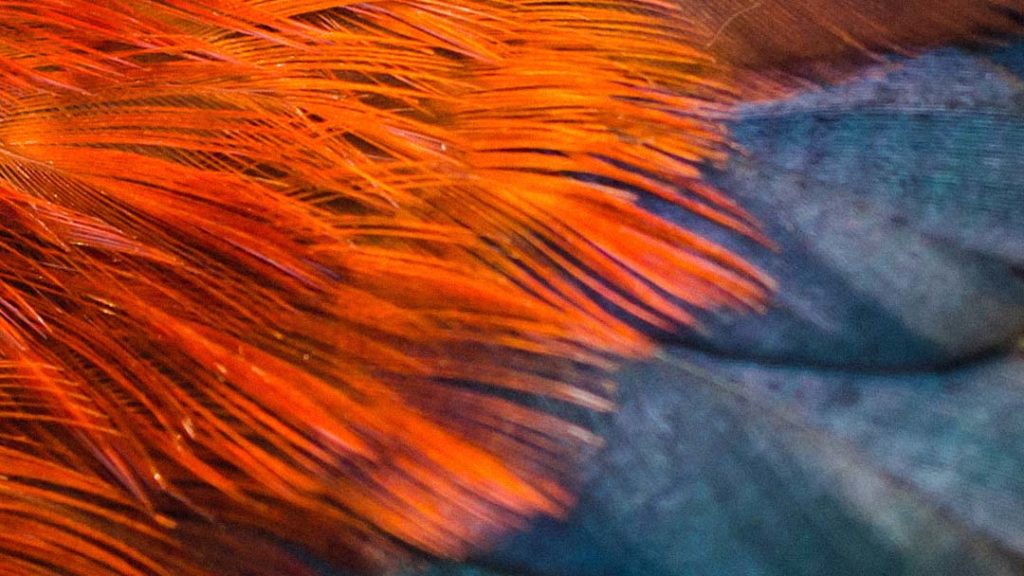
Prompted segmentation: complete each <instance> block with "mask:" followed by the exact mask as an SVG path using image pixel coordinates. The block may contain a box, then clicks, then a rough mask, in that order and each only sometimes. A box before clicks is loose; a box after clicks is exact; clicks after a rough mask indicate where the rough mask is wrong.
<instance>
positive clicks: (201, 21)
mask: <svg viewBox="0 0 1024 576" xmlns="http://www.w3.org/2000/svg"><path fill="white" fill-rule="evenodd" d="M960 4H964V3H960ZM710 5H712V6H714V5H716V3H710ZM721 5H722V10H725V11H728V10H729V8H728V7H727V5H728V3H721ZM707 13H709V14H712V15H718V14H721V13H722V12H720V11H717V10H712V11H711V12H707ZM697 14H706V12H699V11H694V10H693V8H692V7H689V6H687V5H686V4H685V3H679V2H676V1H674V0H615V1H613V2H604V3H601V2H585V1H573V2H569V1H566V2H554V3H552V2H541V1H520V0H517V1H502V0H464V1H458V2H451V1H447V0H446V1H444V2H441V1H434V0H406V1H397V0H391V1H378V2H365V1H363V2H356V1H345V0H327V1H319V2H317V1H311V0H194V1H191V0H140V1H128V0H103V1H101V2H86V1H84V0H36V1H33V2H31V3H25V2H15V1H6V2H5V1H0V31H2V32H0V74H2V85H0V218H2V220H0V358H2V359H3V366H2V376H0V382H2V383H3V384H2V385H0V404H2V405H3V406H4V408H3V411H2V418H0V444H2V446H0V474H3V475H4V477H5V478H6V480H4V482H3V483H2V485H0V491H3V492H4V493H5V498H7V499H5V500H4V501H3V503H0V513H2V514H3V515H4V517H5V518H6V519H8V520H9V521H10V523H11V524H14V525H16V526H17V529H16V530H15V531H14V532H13V533H11V535H9V536H8V537H6V538H5V539H3V540H0V554H2V558H0V564H2V565H3V568H4V571H5V573H11V574H73V575H86V574H89V575H93V574H203V573H209V572H207V571H210V570H214V572H212V573H230V572H231V571H237V572H238V573H259V574H262V573H268V574H269V573H286V572H288V571H295V573H301V571H302V570H303V568H302V566H301V564H302V563H301V562H300V561H299V560H298V559H297V558H296V557H292V556H291V555H290V553H289V552H288V551H287V550H291V549H293V548H289V547H288V546H299V547H303V548H305V549H306V550H307V551H309V552H311V553H314V554H317V555H319V556H321V557H324V558H326V559H329V560H332V561H335V562H337V563H339V564H348V565H352V566H356V567H360V568H363V569H368V570H372V569H377V568H380V567H386V566H389V565H391V564H392V563H393V562H394V561H395V558H396V557H397V556H400V555H401V554H398V552H400V551H405V550H409V549H419V550H422V551H426V552H429V553H434V554H439V555H446V556H455V557H457V556H462V555H465V554H467V553H469V552H471V551H473V550H476V549H478V548H479V547H480V546H483V545H485V544H487V543H488V542H490V541H492V540H493V539H494V538H495V537H497V536H499V535H501V534H503V533H505V532H507V531H508V530H510V529H513V528H515V527H517V526H521V525H523V524H524V522H525V520H527V519H528V518H530V517H532V516H535V515H537V514H558V513H560V512H562V511H564V510H565V508H566V507H567V506H568V505H569V503H570V502H571V495H570V492H569V491H568V490H567V484H566V483H565V478H566V472H567V469H569V468H571V465H572V456H573V455H574V454H576V453H577V451H578V450H579V449H580V448H581V446H582V445H584V444H588V443H594V442H595V441H596V440H595V439H594V438H593V437H591V436H590V435H589V434H588V433H587V432H586V431H585V430H584V429H582V428H580V427H578V426H576V425H574V424H571V423H569V422H567V421H564V420H561V419H559V418H556V417H554V416H550V415H547V414H544V413H542V412H539V411H537V410H534V409H531V408H528V407H527V406H525V405H524V404H522V403H521V402H520V401H519V398H520V397H519V396H518V394H522V393H526V394H528V395H539V396H544V397H549V398H553V399H555V400H558V401H562V402H567V403H572V404H577V405H581V406H583V407H585V408H588V409H598V410H600V409H607V408H609V407H610V403H609V392H610V391H609V390H608V387H607V385H606V384H605V383H604V380H603V378H602V377H601V373H602V371H604V370H607V369H609V368H610V367H612V366H613V365H614V362H615V359H616V358H622V357H631V356H639V355H642V354H645V353H647V352H648V351H649V350H650V349H651V346H652V344H651V343H650V341H649V340H648V339H647V338H646V337H645V336H643V330H642V327H643V326H644V325H646V326H648V327H654V328H659V329H668V330H671V329H675V328H676V327H678V326H680V325H685V324H690V323H692V322H693V314H694V311H695V310H698V309H714V308H720V307H735V308H740V309H753V310H756V309H759V308H760V307H762V306H763V305H764V301H765V297H766V292H767V291H768V289H769V287H770V281H769V280H768V279H766V278H764V277H763V276H762V275H761V274H760V273H759V272H758V271H757V270H755V269H753V268H752V267H750V266H749V265H747V264H745V263H744V262H742V261H741V260H740V259H738V258H736V257H734V256H732V255H731V254H729V253H728V252H726V251H724V250H722V249H721V248H719V247H717V246H715V245H714V244H712V243H710V242H708V241H706V240H703V239H701V238H700V237H699V236H698V235H696V234H693V233H691V232H688V231H686V230H684V229H681V228H679V227H677V226H675V225H672V224H669V223H667V222H665V221H662V220H661V219H659V218H658V217H656V216H654V215H653V214H652V213H650V212H648V211H647V210H645V209H644V208H642V207H641V203H640V202H638V200H640V199H642V198H647V199H657V201H661V202H670V203H675V204H678V205H680V206H682V207H684V208H687V209H689V210H692V211H693V212H695V213H697V214H700V215H702V216H704V217H706V218H708V219H710V220H712V221H714V222H717V223H719V224H721V225H723V226H726V227H729V228H731V229H733V230H735V231H736V232H737V233H740V234H746V235H748V236H750V237H751V238H753V239H759V238H760V237H759V233H758V231H757V228H756V225H755V224H754V223H752V222H751V221H750V219H749V218H748V217H747V216H745V214H744V213H743V212H742V210H741V209H739V208H738V207H737V206H735V205H734V204H732V203H730V202H729V201H728V200H727V199H726V198H724V197H722V195H720V194H719V193H717V192H716V191H714V190H712V189H710V188H708V187H707V186H704V185H702V184H701V182H700V173H699V165H700V164H701V163H703V162H706V161H716V160H721V159H723V158H724V155H725V152H726V150H727V142H726V139H727V138H726V134H725V133H724V131H723V129H722V128H721V126H720V121H721V120H722V118H723V117H724V115H725V114H726V113H727V112H728V109H729V106H730V105H731V104H732V102H733V101H734V99H735V98H736V95H737V94H739V93H741V92H742V89H741V87H738V86H736V85H735V84H734V75H733V71H734V68H733V67H734V66H735V64H736V63H735V62H733V61H730V59H729V58H724V57H723V56H722V55H721V54H716V53H715V52H714V51H713V50H712V51H709V50H708V49H707V48H706V46H705V45H704V38H706V36H705V34H706V25H707V22H706V21H701V20H699V19H698V18H696V15H697ZM982 21H984V20H982ZM844 22H845V21H844ZM960 32H962V30H960V29H959V28H957V29H951V30H950V32H949V34H947V35H948V36H951V37H952V36H953V35H954V34H958V33H960ZM945 37H946V36H942V38H943V39H944V38H945ZM893 41H894V42H898V43H903V42H904V41H907V42H909V37H908V38H904V37H902V36H896V37H894V38H893ZM816 55H817V54H814V56H816ZM716 56H717V59H716ZM252 542H262V543H264V544H268V543H279V544H281V545H282V547H281V548H280V550H279V551H275V550H276V549H274V548H273V547H269V548H267V547H265V546H250V548H254V547H255V548H260V549H265V550H266V552H265V553H263V554H261V555H259V556H249V557H247V556H246V555H245V554H237V553H233V552H237V550H239V549H240V548H244V547H246V545H247V544H249V543H252Z"/></svg>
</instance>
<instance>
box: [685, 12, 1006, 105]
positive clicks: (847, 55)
mask: <svg viewBox="0 0 1024 576" xmlns="http://www.w3.org/2000/svg"><path fill="white" fill-rule="evenodd" d="M676 1H677V3H678V4H680V5H681V6H682V7H683V10H684V11H685V12H686V13H687V14H688V15H691V16H692V18H693V20H694V21H695V22H697V23H698V28H700V29H702V32H700V33H699V35H700V36H701V44H700V45H701V46H703V47H704V48H705V49H706V50H707V51H708V52H710V53H711V54H713V55H714V56H715V57H716V58H718V59H719V60H721V61H723V62H727V63H729V64H730V65H732V66H735V67H736V68H738V69H739V70H740V71H747V72H749V71H754V72H758V73H759V75H761V76H765V75H767V76H768V78H770V79H771V80H773V81H776V82H777V81H780V80H783V79H784V78H785V77H786V76H789V75H795V76H797V77H798V78H803V79H810V80H812V81H822V80H824V81H835V80H839V79H842V78H844V77H846V76H847V75H849V74H851V73H852V72H854V71H856V70H858V69H859V68H860V66H861V65H863V64H866V63H872V62H880V61H886V60H889V59H890V56H891V55H894V54H896V55H910V54H916V53H918V52H919V51H920V50H921V49H924V48H931V47H936V46H942V45H947V44H951V43H979V42H987V41H992V40H994V39H997V38H998V37H1000V36H1008V35H1011V34H1018V33H1019V32H1020V29H1021V26H1022V22H1024V2H1021V0H940V1H935V0H869V1H849V0H715V1H713V2H706V1H701V0H676ZM757 76H758V75H753V76H749V75H748V76H745V77H744V81H745V82H747V83H751V82H753V83H756V81H755V78H756V77H757ZM761 80H762V81H763V80H764V78H761ZM791 82H792V80H790V82H789V83H791ZM783 84H784V85H785V84H787V83H786V82H783ZM769 85H771V83H769Z"/></svg>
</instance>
